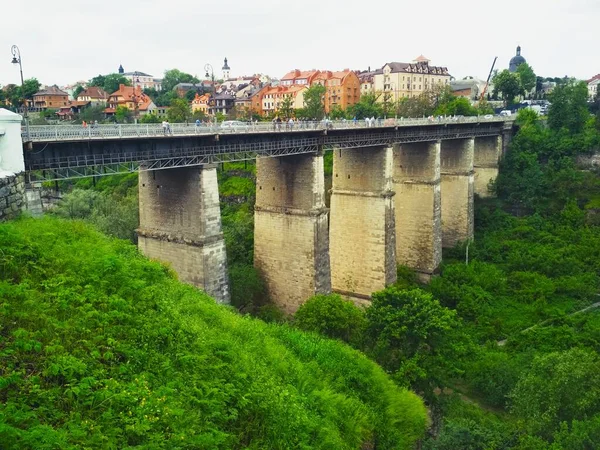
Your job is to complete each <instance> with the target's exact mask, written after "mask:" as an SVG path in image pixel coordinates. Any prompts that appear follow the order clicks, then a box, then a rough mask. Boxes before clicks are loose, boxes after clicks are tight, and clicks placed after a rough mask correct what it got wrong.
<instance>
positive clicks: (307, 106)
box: [304, 84, 325, 120]
mask: <svg viewBox="0 0 600 450" xmlns="http://www.w3.org/2000/svg"><path fill="white" fill-rule="evenodd" d="M324 97H325V86H322V85H320V84H314V85H312V86H311V87H309V88H308V89H306V90H305V91H304V113H305V114H306V117H308V118H309V119H312V120H321V119H323V117H324V116H325V105H324V102H323V101H324Z"/></svg>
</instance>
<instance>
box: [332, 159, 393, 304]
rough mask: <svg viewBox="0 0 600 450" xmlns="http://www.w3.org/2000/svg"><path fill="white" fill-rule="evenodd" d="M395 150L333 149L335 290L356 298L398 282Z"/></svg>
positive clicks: (333, 273) (333, 257)
mask: <svg viewBox="0 0 600 450" xmlns="http://www.w3.org/2000/svg"><path fill="white" fill-rule="evenodd" d="M392 172H393V149H392V147H368V148H356V149H347V150H334V156H333V188H332V191H331V212H330V228H329V240H330V256H331V285H332V289H333V290H334V291H336V292H339V293H341V294H345V295H349V296H351V297H357V298H365V299H367V298H370V296H371V293H372V292H374V291H378V290H381V289H384V288H385V287H386V286H387V285H389V284H392V283H394V282H395V281H396V239H395V235H396V230H395V205H394V198H393V197H394V191H393V185H392Z"/></svg>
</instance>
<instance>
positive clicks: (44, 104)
mask: <svg viewBox="0 0 600 450" xmlns="http://www.w3.org/2000/svg"><path fill="white" fill-rule="evenodd" d="M68 104H69V94H68V93H67V92H65V91H62V90H60V89H59V88H58V86H56V85H54V86H48V87H46V88H45V89H42V90H41V91H39V92H36V93H35V94H33V107H34V108H39V109H60V108H62V107H63V106H67V105H68Z"/></svg>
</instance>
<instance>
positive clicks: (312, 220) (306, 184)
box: [254, 154, 331, 313]
mask: <svg viewBox="0 0 600 450" xmlns="http://www.w3.org/2000/svg"><path fill="white" fill-rule="evenodd" d="M254 265H255V267H256V268H257V269H258V270H259V271H260V273H261V274H262V276H263V278H264V280H265V284H266V286H267V290H268V293H269V296H270V298H271V300H272V301H273V302H275V303H276V304H277V305H279V306H280V307H281V308H282V309H283V310H284V311H285V312H287V313H294V312H295V311H296V310H297V309H298V307H299V306H300V305H301V304H302V303H304V302H305V301H306V300H307V299H308V298H310V297H311V296H313V295H315V294H320V293H329V292H331V275H330V265H329V237H328V210H327V208H326V207H325V182H324V174H323V155H322V154H304V155H293V156H282V157H258V158H257V159H256V205H255V212H254Z"/></svg>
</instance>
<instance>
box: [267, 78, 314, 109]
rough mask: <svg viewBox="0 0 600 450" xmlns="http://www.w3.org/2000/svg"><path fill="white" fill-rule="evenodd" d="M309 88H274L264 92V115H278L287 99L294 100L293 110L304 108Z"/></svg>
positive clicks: (303, 86) (302, 86)
mask: <svg viewBox="0 0 600 450" xmlns="http://www.w3.org/2000/svg"><path fill="white" fill-rule="evenodd" d="M307 89H308V86H305V85H301V86H273V87H269V88H267V89H265V90H264V91H263V92H262V100H261V102H262V114H263V115H269V114H277V112H278V111H279V110H280V109H281V105H282V103H283V101H284V100H285V98H286V97H290V98H291V99H292V104H291V106H292V108H293V109H300V108H303V107H304V92H305V91H306V90H307Z"/></svg>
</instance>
